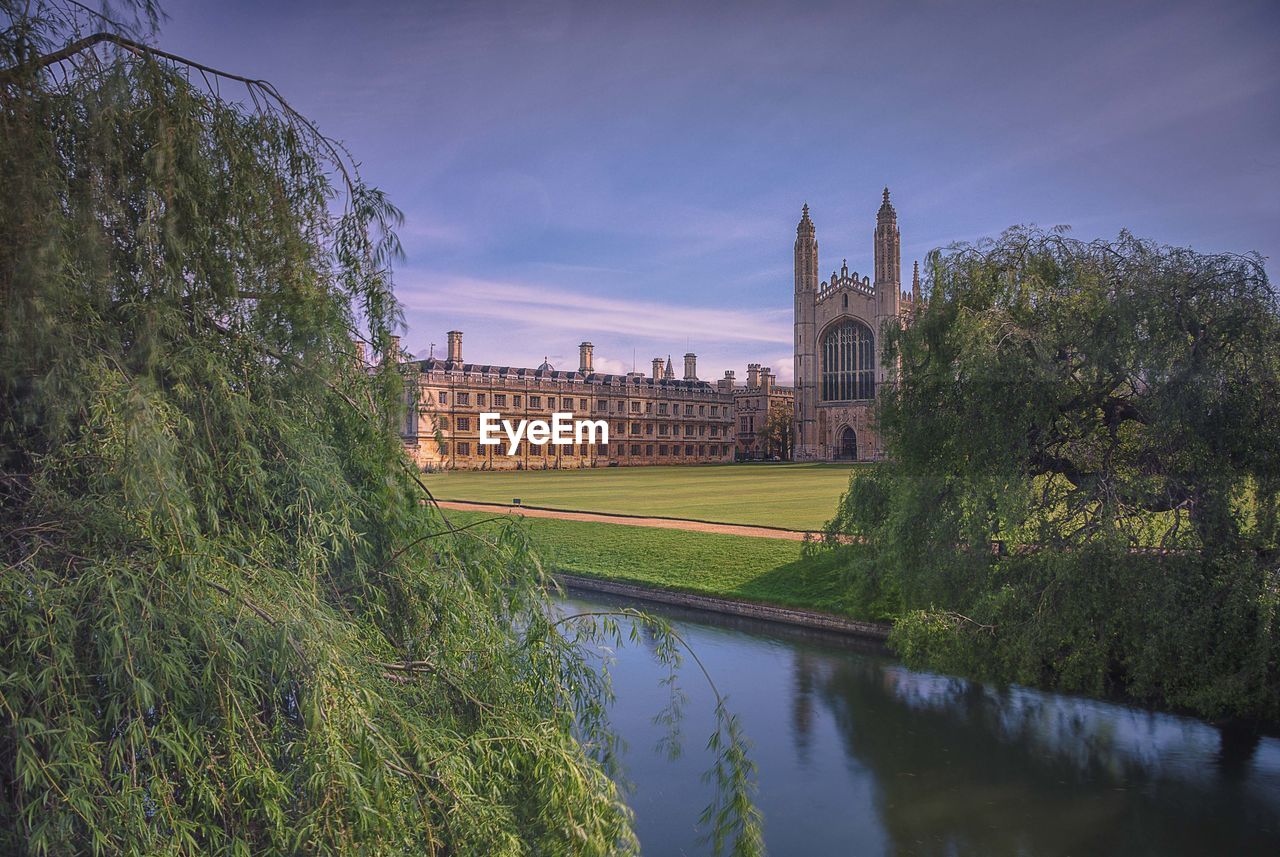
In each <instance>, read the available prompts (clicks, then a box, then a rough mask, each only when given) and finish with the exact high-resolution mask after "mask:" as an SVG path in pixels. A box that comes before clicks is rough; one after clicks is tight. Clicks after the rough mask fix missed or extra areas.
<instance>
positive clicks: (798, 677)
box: [791, 646, 814, 766]
mask: <svg viewBox="0 0 1280 857" xmlns="http://www.w3.org/2000/svg"><path fill="white" fill-rule="evenodd" d="M791 675H792V694H791V734H792V737H793V738H795V743H796V756H797V757H798V758H799V759H800V762H801V764H804V765H806V766H807V765H808V764H809V750H810V747H811V746H812V745H813V686H814V664H813V657H812V656H811V655H810V654H809V652H808V651H806V650H805V649H804V648H802V647H799V646H797V647H796V650H795V658H794V662H793V663H792V666H791Z"/></svg>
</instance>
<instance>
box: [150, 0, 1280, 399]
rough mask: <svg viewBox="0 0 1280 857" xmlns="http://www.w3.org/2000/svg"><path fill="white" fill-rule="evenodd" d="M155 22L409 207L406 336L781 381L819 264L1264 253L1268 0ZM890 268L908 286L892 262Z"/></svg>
mask: <svg viewBox="0 0 1280 857" xmlns="http://www.w3.org/2000/svg"><path fill="white" fill-rule="evenodd" d="M165 10H166V11H167V13H168V20H167V21H166V22H165V23H164V24H163V26H162V28H161V31H160V33H159V34H158V36H157V38H156V43H157V44H158V45H159V46H161V47H163V48H166V49H168V50H171V51H174V52H176V53H180V54H183V55H185V56H188V57H190V58H191V59H195V60H198V61H201V62H204V63H207V64H210V65H213V66H216V67H219V68H223V69H225V70H228V71H232V72H236V73H239V74H244V75H248V76H251V77H257V78H264V79H267V80H269V81H271V82H272V83H274V84H275V85H276V86H277V87H278V88H279V89H280V91H281V92H282V93H283V94H284V96H285V98H286V99H288V100H289V101H290V103H291V104H292V105H293V106H294V107H296V108H297V109H298V110H300V111H301V112H303V113H304V114H306V115H307V116H309V117H310V118H312V119H313V120H315V122H316V123H317V124H318V125H319V127H320V128H321V130H322V131H323V132H324V133H326V134H327V135H328V136H331V137H334V138H337V139H340V140H342V141H344V142H345V143H346V144H347V145H348V147H349V148H350V149H351V151H352V152H353V154H354V155H355V157H356V159H357V160H358V161H359V162H360V164H361V172H362V174H363V176H364V177H365V179H366V180H367V181H369V182H370V183H371V184H374V185H377V186H379V187H381V188H382V189H384V190H385V191H386V192H387V193H388V194H389V195H390V197H391V199H392V201H393V202H394V203H395V204H396V205H398V206H399V207H400V208H401V209H402V210H403V211H404V213H405V224H404V228H403V229H402V230H401V233H400V237H401V240H402V242H403V244H404V248H405V259H404V260H403V261H402V262H400V263H399V264H398V266H397V268H396V271H395V282H396V292H397V295H398V296H399V298H400V300H401V301H402V303H403V304H404V307H405V320H406V325H407V330H406V332H405V334H404V342H403V344H404V347H405V348H407V349H408V350H409V351H411V352H413V353H414V354H416V355H418V356H421V357H425V356H427V355H428V354H430V353H432V352H431V349H432V344H433V343H434V344H435V351H434V353H435V354H437V355H439V354H441V353H442V352H443V350H444V345H445V341H446V338H445V332H446V331H448V330H453V329H459V330H462V331H464V334H465V336H464V345H463V349H464V357H465V359H466V360H467V361H468V362H475V363H492V364H504V365H514V366H536V365H538V364H539V363H541V362H542V360H543V358H544V357H547V358H549V359H550V361H551V362H552V363H553V364H554V365H555V366H556V367H557V368H563V369H576V368H577V345H578V343H579V342H581V341H583V340H590V341H592V342H593V343H594V344H595V364H596V369H597V371H610V372H623V371H629V370H630V369H631V368H632V366H633V360H634V366H635V367H636V368H637V369H639V370H640V371H647V368H648V366H649V361H650V359H651V358H652V357H654V356H662V357H664V358H665V357H666V356H667V355H668V354H670V355H672V356H673V357H674V363H675V367H676V371H677V373H680V371H681V362H682V361H681V355H682V354H684V353H685V352H686V351H693V352H696V353H697V354H698V370H699V376H700V377H702V378H709V379H714V378H716V377H719V376H720V375H721V374H723V372H724V370H726V369H734V370H736V372H737V375H738V378H739V379H742V378H743V377H744V376H745V374H746V369H745V367H746V364H747V363H749V362H750V363H762V364H764V365H769V366H772V367H773V368H774V371H775V372H776V373H777V375H778V377H779V378H780V380H782V381H783V382H784V383H785V382H788V381H790V379H791V374H792V358H791V351H792V349H791V342H792V330H791V315H792V290H793V275H792V254H793V247H794V241H795V227H796V223H797V221H798V220H799V217H800V209H801V206H802V205H803V204H804V203H806V202H807V203H808V204H809V206H810V210H811V212H812V216H813V220H814V222H815V224H816V226H817V237H818V244H819V262H820V266H819V270H820V271H822V272H824V274H823V279H826V278H827V277H829V276H830V272H831V271H833V270H835V269H836V268H839V267H840V265H841V264H842V261H843V260H846V259H847V260H848V265H849V267H850V268H851V269H853V270H857V271H860V272H863V273H869V272H871V271H872V270H873V269H872V232H873V230H874V228H875V215H876V210H877V208H878V207H879V205H880V194H881V189H882V188H883V187H884V186H886V185H887V186H888V187H889V188H890V191H891V193H892V198H893V202H894V205H895V207H896V209H897V212H898V222H899V228H900V230H901V234H902V254H903V260H902V262H903V264H902V268H903V271H904V272H908V271H910V269H911V262H912V261H913V260H916V259H921V258H923V256H924V254H925V253H927V252H928V251H929V250H930V249H933V248H935V247H941V246H946V245H948V244H950V243H952V242H956V241H973V240H976V239H979V238H982V237H984V236H996V235H998V234H999V233H1000V232H1001V231H1002V230H1003V229H1005V228H1007V227H1009V226H1012V225H1015V224H1032V223H1034V224H1039V225H1041V226H1054V225H1059V224H1065V225H1069V226H1071V227H1072V232H1073V234H1074V235H1075V236H1076V237H1079V238H1086V239H1092V238H1097V237H1114V236H1115V235H1116V234H1117V233H1118V232H1119V231H1120V230H1121V229H1122V228H1128V229H1129V230H1131V231H1132V232H1134V233H1136V234H1137V235H1139V236H1141V237H1145V238H1151V239H1154V240H1156V241H1159V242H1161V243H1167V244H1175V245H1180V246H1190V247H1193V248H1195V249H1197V250H1201V251H1205V252H1241V253H1243V252H1250V251H1256V252H1259V253H1261V254H1263V255H1264V256H1266V257H1268V259H1267V271H1268V274H1269V276H1270V277H1271V278H1272V279H1273V280H1274V279H1275V278H1276V277H1277V274H1280V269H1278V268H1277V266H1276V258H1275V257H1276V255H1277V253H1278V252H1280V49H1277V47H1276V46H1277V43H1280V38H1278V37H1280V2H1276V0H1262V2H1229V0H1220V2H1171V0H1160V2H1142V1H1141V0H1133V1H1132V2H1130V0H1124V2H1105V3H1093V2H1042V0H1018V2H991V3H981V2H959V0H919V2H916V0H897V2H878V3H871V2H850V0H846V2H841V3H834V4H827V3H822V2H794V0H793V2H787V3H753V2H736V3H729V2H720V3H699V2H691V0H685V2H676V3H655V2H631V3H613V2H591V3H576V2H561V0H550V2H537V0H526V2H510V3H507V2H494V3H487V2H464V3H428V2H416V3H413V2H403V3H391V2H387V3H380V2H365V3H356V2H340V3H334V2H326V0H310V2H271V3H263V2H242V1H241V0H222V1H221V2H205V3H197V2H191V0H185V1H184V2H170V3H168V4H166V5H165ZM904 285H909V284H904Z"/></svg>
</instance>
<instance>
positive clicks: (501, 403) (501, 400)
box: [480, 393, 507, 408]
mask: <svg viewBox="0 0 1280 857" xmlns="http://www.w3.org/2000/svg"><path fill="white" fill-rule="evenodd" d="M480 404H482V405H483V404H484V402H481V403H480ZM493 406H494V407H495V408H505V407H506V406H507V396H506V394H505V393H494V394H493Z"/></svg>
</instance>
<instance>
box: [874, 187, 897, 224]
mask: <svg viewBox="0 0 1280 857" xmlns="http://www.w3.org/2000/svg"><path fill="white" fill-rule="evenodd" d="M897 219H898V212H897V211H896V210H895V209H894V207H893V203H892V202H890V201H889V187H888V185H886V186H885V189H884V201H883V202H882V203H880V211H879V212H878V213H877V214H876V220H879V221H885V220H897Z"/></svg>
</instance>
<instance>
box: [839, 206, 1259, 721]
mask: <svg viewBox="0 0 1280 857" xmlns="http://www.w3.org/2000/svg"><path fill="white" fill-rule="evenodd" d="M928 270H929V280H930V283H929V286H930V291H929V300H928V303H927V305H925V306H923V307H922V308H920V309H918V310H916V311H915V312H914V313H913V314H912V315H911V316H910V317H909V318H906V319H904V320H903V322H902V323H899V324H896V325H894V324H891V325H890V326H889V327H888V328H887V329H886V330H885V331H884V341H885V343H886V344H885V358H886V360H887V362H888V363H889V364H890V365H892V366H894V367H895V377H894V378H893V383H891V384H888V385H886V386H885V388H884V389H882V391H881V395H880V398H879V401H878V404H877V407H878V418H879V421H880V428H881V431H882V433H883V435H884V437H885V443H886V447H887V450H888V453H889V459H890V460H889V462H887V463H886V464H885V465H883V466H882V467H879V468H877V469H875V470H873V471H871V472H869V473H866V474H864V476H862V477H859V478H855V479H854V480H853V482H852V484H851V486H850V491H849V493H848V495H847V496H846V497H845V499H844V500H843V501H842V504H841V507H840V509H839V512H838V515H837V517H836V519H835V520H834V521H833V522H832V524H831V525H830V526H831V530H832V532H833V534H834V533H836V532H840V533H844V534H848V535H857V536H861V537H863V539H865V541H866V543H867V545H868V547H867V548H866V549H859V550H858V551H851V553H858V554H859V555H860V559H858V561H857V562H858V571H857V573H856V574H855V575H854V577H853V579H852V582H853V583H854V584H855V585H856V586H858V587H860V588H861V589H862V591H863V592H864V593H865V594H866V597H867V598H868V599H879V600H880V602H881V603H883V602H884V601H886V600H888V601H893V602H896V607H897V612H899V613H902V614H905V618H904V620H903V621H902V622H900V623H899V629H898V632H897V634H898V636H897V639H898V642H899V645H901V646H902V648H903V649H904V651H906V652H907V653H908V655H909V656H912V657H914V658H916V659H917V660H918V662H919V663H928V664H932V665H934V666H940V667H946V668H952V669H962V670H969V671H978V672H987V673H990V674H994V675H998V676H1004V677H1010V678H1015V679H1017V680H1020V681H1027V682H1034V683H1044V684H1050V685H1055V686H1063V687H1067V688H1070V689H1073V690H1086V691H1089V692H1094V693H1120V694H1124V695H1128V696H1131V697H1139V698H1141V699H1143V700H1145V701H1152V702H1155V703H1158V704H1164V705H1174V706H1179V707H1185V708H1190V709H1192V710H1195V711H1198V712H1201V713H1205V714H1210V715H1213V716H1226V715H1238V716H1252V717H1266V718H1271V719H1280V667H1277V665H1276V655H1277V652H1280V571H1278V569H1277V559H1278V555H1277V551H1276V549H1277V543H1278V540H1280V529H1278V527H1277V513H1278V512H1280V301H1278V300H1277V294H1276V291H1275V289H1274V288H1273V287H1272V285H1271V283H1270V282H1269V281H1268V279H1267V275H1266V271H1265V269H1264V267H1263V263H1262V259H1261V258H1260V257H1258V256H1256V255H1233V254H1203V253H1197V252H1194V251H1192V250H1188V249H1183V248H1175V247H1166V246H1161V245H1158V244H1155V243H1153V242H1150V241H1143V240H1139V239H1137V238H1135V237H1133V236H1132V235H1129V234H1127V233H1125V234H1122V235H1121V236H1120V237H1119V238H1118V239H1117V240H1114V241H1094V242H1084V241H1078V240H1073V239H1071V238H1070V237H1068V236H1067V235H1065V234H1063V233H1062V232H1061V231H1052V232H1044V231H1040V230H1036V229H1014V230H1010V231H1009V232H1007V233H1005V234H1004V235H1003V236H1001V237H1000V238H999V239H997V240H991V241H986V242H982V243H979V244H977V245H959V246H955V247H952V248H949V249H948V250H946V251H944V252H938V253H935V254H933V255H932V256H931V259H930V263H929V266H928ZM1002 551H1003V552H1004V553H1007V554H1009V555H1008V556H1004V557H1002V556H1001V555H1000V554H1001V553H1002Z"/></svg>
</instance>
